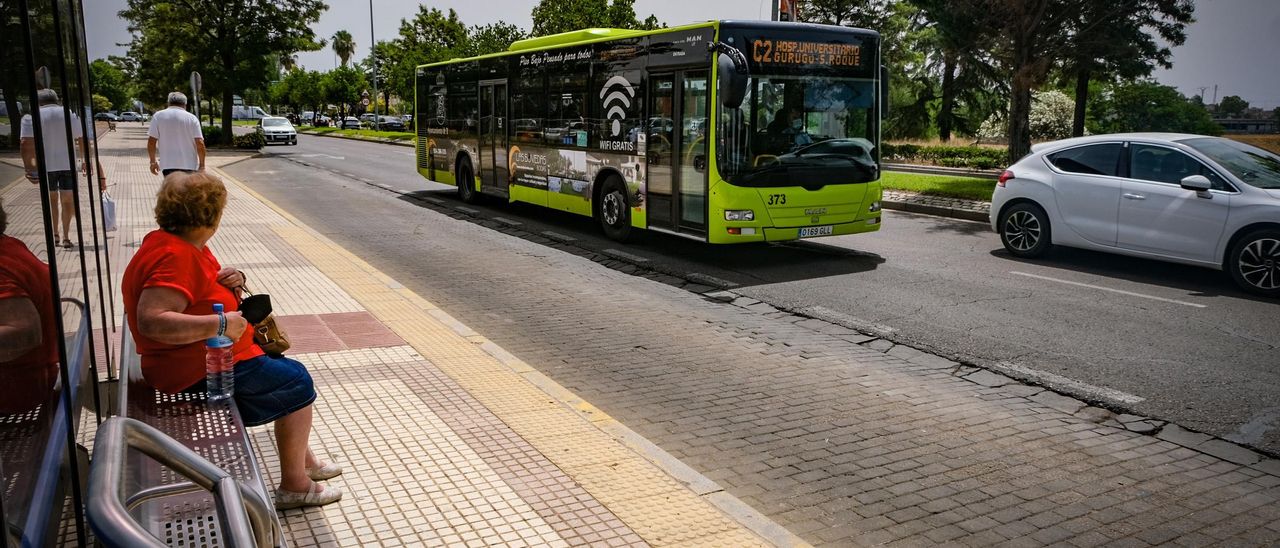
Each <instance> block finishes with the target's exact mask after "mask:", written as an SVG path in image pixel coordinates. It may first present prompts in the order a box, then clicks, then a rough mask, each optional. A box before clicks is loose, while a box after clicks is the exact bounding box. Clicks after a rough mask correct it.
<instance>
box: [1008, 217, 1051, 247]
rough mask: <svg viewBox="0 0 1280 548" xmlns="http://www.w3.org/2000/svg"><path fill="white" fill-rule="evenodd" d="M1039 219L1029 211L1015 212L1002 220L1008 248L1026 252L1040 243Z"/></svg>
mask: <svg viewBox="0 0 1280 548" xmlns="http://www.w3.org/2000/svg"><path fill="white" fill-rule="evenodd" d="M1041 232H1042V229H1041V227H1040V219H1038V218H1036V216H1035V215H1034V214H1032V213H1031V212H1030V211H1015V212H1013V213H1011V214H1009V216H1008V217H1007V218H1005V220H1004V237H1005V240H1006V241H1007V242H1009V246H1010V247H1013V248H1014V249H1015V250H1017V251H1022V252H1027V251H1031V250H1032V249H1034V248H1035V247H1036V244H1038V243H1040V235H1041Z"/></svg>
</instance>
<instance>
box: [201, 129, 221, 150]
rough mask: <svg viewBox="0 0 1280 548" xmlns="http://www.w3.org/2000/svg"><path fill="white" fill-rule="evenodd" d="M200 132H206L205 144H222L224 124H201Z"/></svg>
mask: <svg viewBox="0 0 1280 548" xmlns="http://www.w3.org/2000/svg"><path fill="white" fill-rule="evenodd" d="M200 133H202V134H204V144H205V146H208V145H218V144H222V126H200Z"/></svg>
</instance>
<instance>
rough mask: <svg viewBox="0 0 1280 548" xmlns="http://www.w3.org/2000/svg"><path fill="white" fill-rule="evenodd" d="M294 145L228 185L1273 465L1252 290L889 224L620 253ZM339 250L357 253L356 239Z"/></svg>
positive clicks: (415, 179)
mask: <svg viewBox="0 0 1280 548" xmlns="http://www.w3.org/2000/svg"><path fill="white" fill-rule="evenodd" d="M299 142H300V144H299V145H298V146H296V147H288V146H277V147H271V148H269V149H268V150H267V151H266V154H267V156H268V158H266V159H258V160H251V161H249V162H245V163H242V164H239V165H237V166H234V167H233V169H232V172H233V173H234V174H236V175H237V176H241V177H243V178H246V179H248V180H250V181H251V184H254V185H255V186H261V187H264V188H266V189H267V190H269V189H270V186H271V185H272V181H273V180H276V179H286V178H287V179H289V180H291V181H292V180H294V179H296V178H297V177H302V178H304V179H305V178H306V177H308V175H306V174H308V173H310V174H312V175H311V176H314V177H316V179H317V181H319V179H320V178H321V177H320V172H319V171H317V170H323V171H324V172H326V173H324V177H323V178H324V181H325V182H324V184H323V185H322V184H317V185H316V188H317V190H318V191H321V192H323V193H326V194H327V193H329V192H330V191H333V192H339V191H341V192H355V193H359V194H360V195H361V196H370V195H369V193H375V194H377V193H384V192H389V193H387V194H385V195H384V199H388V200H394V199H399V200H401V201H404V202H410V203H413V204H416V205H418V206H419V207H423V208H427V209H434V210H437V211H447V212H452V213H453V214H454V216H455V217H460V218H461V219H463V220H464V221H468V222H471V223H473V224H475V225H476V229H477V230H488V231H492V230H496V229H501V228H503V227H513V228H514V229H515V230H516V231H517V232H519V233H522V234H526V236H527V235H534V237H535V238H537V237H539V236H542V235H545V236H548V237H551V238H554V239H556V240H560V241H565V240H566V237H567V238H569V239H572V242H571V243H572V245H573V246H575V247H578V248H581V249H583V250H589V251H592V252H596V253H603V254H606V255H612V256H615V257H619V258H621V259H622V260H624V261H626V262H629V263H633V264H636V265H639V266H640V267H643V268H645V269H650V270H655V271H659V272H664V273H669V274H673V275H676V276H680V277H683V278H686V279H693V280H707V279H710V280H717V281H727V282H729V283H731V284H735V285H736V286H737V287H734V291H736V292H738V293H740V294H742V295H746V296H749V297H752V298H755V299H758V300H761V301H764V302H767V303H769V304H772V305H774V306H776V307H778V308H782V309H785V310H791V311H796V312H800V313H804V314H807V315H810V316H815V317H819V318H822V319H826V320H829V321H833V322H835V323H840V324H842V325H845V326H849V327H854V328H857V329H860V330H863V331H867V332H872V333H874V334H877V335H881V336H884V337H886V338H889V339H891V340H893V341H895V342H898V343H902V344H909V345H912V346H915V347H917V348H921V349H924V350H928V351H931V352H934V353H936V354H939V355H942V356H945V357H948V358H952V359H959V360H962V361H965V362H968V363H973V364H977V365H982V366H985V367H989V368H992V369H996V370H1000V371H1002V372H1005V373H1007V374H1010V375H1012V376H1015V377H1019V378H1023V379H1033V380H1036V381H1037V382H1039V383H1042V384H1045V385H1048V386H1051V387H1053V388H1055V389H1058V390H1061V391H1065V392H1069V393H1072V394H1073V395H1077V396H1079V397H1082V398H1084V399H1088V400H1090V401H1093V402H1098V403H1102V404H1105V405H1107V406H1108V407H1111V408H1113V409H1117V410H1127V411H1132V412H1135V413H1138V414H1143V415H1148V416H1152V417H1155V418H1160V419H1164V420H1169V421H1173V422H1176V423H1178V424H1181V425H1183V426H1186V427H1188V428H1192V429H1195V430H1200V431H1204V432H1208V433H1211V434H1215V435H1218V436H1222V437H1225V438H1228V439H1232V440H1234V441H1237V442H1240V443H1244V444H1246V445H1250V446H1253V447H1256V448H1259V449H1262V450H1264V451H1266V452H1269V453H1272V454H1280V367H1278V366H1280V352H1278V347H1280V322H1277V321H1276V318H1278V317H1280V302H1277V301H1274V300H1270V301H1269V300H1263V299H1256V298H1253V297H1251V296H1248V295H1246V294H1243V293H1241V292H1239V291H1238V290H1236V289H1235V288H1234V287H1233V286H1232V285H1231V284H1230V282H1229V280H1227V278H1226V277H1225V276H1224V275H1222V274H1221V273H1218V272H1214V271H1209V270H1202V269H1197V268H1191V267H1183V266H1178V265H1170V264H1165V263H1158V262H1152V261H1145V260H1137V259H1128V258H1123V257H1116V256H1111V255H1105V254H1099V253H1093V252H1085V251H1075V250H1067V249H1058V250H1056V252H1055V253H1053V254H1052V255H1051V256H1050V257H1048V258H1046V259H1043V260H1037V261H1023V260H1019V259H1014V258H1012V257H1010V256H1009V255H1007V254H1005V253H1004V252H1003V250H1002V248H1001V246H1000V242H999V239H998V238H997V237H996V235H995V234H993V233H992V232H991V231H990V229H989V227H988V226H987V225H984V224H981V223H972V222H967V221H956V220H950V219H942V218H935V217H930V216H923V215H913V214H903V213H895V212H886V215H885V224H884V229H883V230H881V231H880V232H878V233H874V234H864V235H854V236H844V237H834V238H824V239H821V240H815V241H808V242H802V243H794V244H786V245H751V246H735V247H709V246H705V245H702V244H699V243H696V242H691V241H686V240H682V239H679V238H674V237H667V236H661V235H649V236H648V237H647V238H645V239H644V240H643V241H642V242H639V243H636V244H628V245H625V246H624V245H620V244H617V243H614V242H610V241H608V240H606V239H604V238H603V237H602V236H601V235H600V234H599V231H598V230H597V229H596V227H595V225H594V224H593V223H592V222H591V221H590V220H589V219H582V218H578V217H574V216H570V215H565V214H559V213H555V212H549V211H546V210H542V209H540V208H534V207H525V206H520V205H505V204H499V203H496V201H490V202H487V203H484V204H481V205H478V206H465V209H462V210H461V211H462V212H464V213H465V214H463V215H457V212H458V211H459V210H458V209H457V208H458V207H459V206H463V204H461V203H460V202H458V201H457V200H456V199H455V198H454V196H453V187H449V186H444V185H437V184H434V183H430V182H428V181H425V180H423V179H422V178H421V177H419V176H418V175H417V173H416V172H415V171H414V169H413V150H412V149H411V148H407V147H398V146H391V145H383V144H375V143H361V142H355V141H348V140H340V139H333V138H326V137H315V136H308V135H302V136H300V137H299ZM281 160H285V161H281ZM335 181H336V182H337V183H335ZM331 184H338V185H339V186H340V187H341V189H338V188H332V189H331V188H329V187H328V186H327V185H331ZM289 188H290V189H292V190H291V191H290V192H292V193H293V194H292V195H291V196H292V198H290V199H289V200H288V203H285V204H284V205H285V206H286V207H287V208H289V209H290V210H291V211H294V213H295V214H297V215H299V216H300V217H301V218H303V220H304V221H306V222H308V223H309V224H311V225H312V226H316V227H317V228H320V229H321V230H324V229H323V226H324V224H325V221H324V215H333V214H335V211H334V209H333V206H332V205H329V206H325V207H323V208H310V207H309V206H308V204H309V200H332V199H334V198H332V197H321V196H320V195H319V194H315V195H298V194H297V193H298V192H303V193H304V194H306V191H305V190H303V191H299V190H298V189H299V188H307V187H306V186H305V181H304V185H303V186H301V187H300V186H298V185H296V184H293V183H291V184H290V186H289ZM267 194H268V196H269V197H271V198H272V199H276V200H279V199H280V196H274V195H272V194H273V193H271V192H267ZM368 199H369V200H375V202H376V198H373V197H369V198H368ZM362 203H369V202H362ZM375 217H376V216H375ZM495 220H496V221H497V222H496V223H495V222H494V221H495ZM370 222H378V220H377V219H376V218H374V219H372V220H371V221H370ZM386 222H402V221H396V220H395V219H393V218H388V219H386ZM547 232H550V234H546V233H547ZM330 236H331V237H333V238H334V239H335V240H337V241H339V242H340V243H343V244H344V245H348V246H349V247H352V246H355V247H352V248H353V249H359V244H360V243H361V242H360V241H359V239H358V238H356V237H355V236H352V235H350V234H343V233H334V234H330ZM363 237H366V238H367V237H369V236H367V235H365V236H363ZM388 237H391V236H388ZM395 237H401V238H403V237H405V236H404V235H400V236H395ZM410 237H414V238H418V237H421V238H426V239H430V238H431V234H430V233H429V232H422V231H420V230H415V231H414V232H413V233H412V234H411V236H410ZM370 260H371V262H373V263H374V264H375V265H378V266H379V267H380V268H384V269H386V270H388V271H389V272H392V273H393V274H394V273H395V272H396V271H401V272H412V271H413V270H414V265H413V262H414V260H415V259H414V257H413V256H412V254H410V253H407V252H406V253H405V254H404V256H403V257H390V256H386V255H384V256H381V257H373V258H370ZM428 292H429V290H428ZM463 319H464V321H465V320H466V318H463ZM499 342H501V341H499Z"/></svg>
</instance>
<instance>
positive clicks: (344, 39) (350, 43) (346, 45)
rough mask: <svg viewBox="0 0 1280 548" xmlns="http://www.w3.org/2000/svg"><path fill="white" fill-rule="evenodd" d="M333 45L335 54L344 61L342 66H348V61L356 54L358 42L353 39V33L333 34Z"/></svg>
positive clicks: (341, 32) (341, 31) (340, 32)
mask: <svg viewBox="0 0 1280 548" xmlns="http://www.w3.org/2000/svg"><path fill="white" fill-rule="evenodd" d="M332 44H333V53H335V54H337V56H338V59H341V60H342V66H344V67H345V66H347V61H350V60H351V57H352V56H353V55H355V54H356V42H355V40H353V39H352V38H351V33H350V32H347V31H345V30H340V31H338V32H335V33H333V39H332Z"/></svg>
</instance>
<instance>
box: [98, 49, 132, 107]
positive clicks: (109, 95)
mask: <svg viewBox="0 0 1280 548" xmlns="http://www.w3.org/2000/svg"><path fill="white" fill-rule="evenodd" d="M89 89H91V90H92V91H93V93H94V94H96V95H101V96H102V97H105V98H106V99H107V101H109V104H108V106H107V108H105V109H103V110H101V111H99V112H106V111H108V110H111V108H112V107H115V108H118V109H127V108H129V107H128V103H129V92H128V87H127V86H126V85H125V76H124V71H122V70H120V68H119V67H117V66H115V65H113V64H111V63H110V62H108V61H107V60H105V59H95V60H94V61H93V62H92V63H89Z"/></svg>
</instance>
